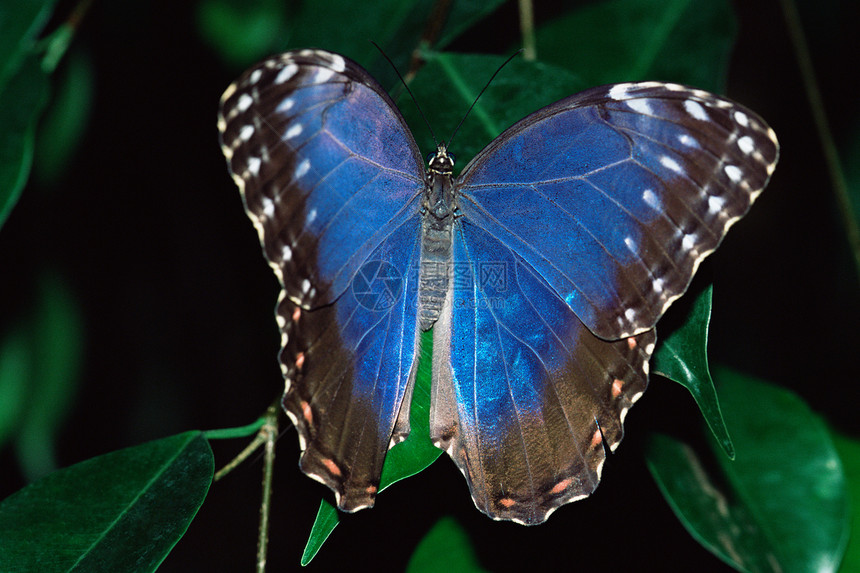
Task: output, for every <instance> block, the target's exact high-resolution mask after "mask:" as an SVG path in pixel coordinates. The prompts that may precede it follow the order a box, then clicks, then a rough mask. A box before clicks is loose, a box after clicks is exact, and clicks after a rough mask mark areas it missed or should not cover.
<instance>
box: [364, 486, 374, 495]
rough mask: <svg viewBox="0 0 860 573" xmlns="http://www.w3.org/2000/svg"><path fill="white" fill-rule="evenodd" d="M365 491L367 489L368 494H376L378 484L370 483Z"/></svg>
mask: <svg viewBox="0 0 860 573" xmlns="http://www.w3.org/2000/svg"><path fill="white" fill-rule="evenodd" d="M364 491H366V492H367V493H368V495H376V486H375V485H369V486H367V489H365V490H364Z"/></svg>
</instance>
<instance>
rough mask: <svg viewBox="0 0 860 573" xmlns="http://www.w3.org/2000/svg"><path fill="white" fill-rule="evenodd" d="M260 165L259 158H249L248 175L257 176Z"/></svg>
mask: <svg viewBox="0 0 860 573" xmlns="http://www.w3.org/2000/svg"><path fill="white" fill-rule="evenodd" d="M261 163H262V161H260V158H259V157H249V158H248V173H250V174H252V175H259V174H260V164H261Z"/></svg>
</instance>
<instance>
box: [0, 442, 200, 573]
mask: <svg viewBox="0 0 860 573" xmlns="http://www.w3.org/2000/svg"><path fill="white" fill-rule="evenodd" d="M212 472H213V457H212V451H211V450H210V449H209V444H208V442H207V441H206V439H205V438H204V437H203V434H202V433H200V432H187V433H184V434H178V435H176V436H171V437H169V438H164V439H161V440H157V441H154V442H149V443H146V444H143V445H140V446H136V447H133V448H127V449H124V450H119V451H116V452H112V453H109V454H105V455H103V456H98V457H96V458H92V459H90V460H86V461H84V462H81V463H79V464H76V465H74V466H71V467H69V468H66V469H63V470H60V471H57V472H54V473H52V474H50V475H48V476H47V477H45V478H42V479H41V480H39V481H37V482H35V483H33V484H30V485H29V486H27V487H25V488H24V489H22V490H20V491H18V492H17V493H15V494H13V495H11V496H9V497H8V498H6V499H5V500H3V502H2V503H0V571H40V572H45V573H49V572H52V571H69V570H72V569H74V570H76V571H112V572H123V571H128V572H133V573H138V572H144V571H154V570H155V569H156V568H157V567H158V565H159V564H160V563H161V562H162V561H163V560H164V558H165V557H166V556H167V554H168V552H169V551H170V550H171V549H172V548H173V546H174V545H175V544H176V542H177V541H178V540H179V539H180V538H181V537H182V535H183V534H184V533H185V530H186V529H187V528H188V525H189V524H190V523H191V520H192V519H193V518H194V515H195V514H196V513H197V510H198V509H199V508H200V505H201V504H202V503H203V499H204V498H205V497H206V492H207V491H208V490H209V485H210V483H211V481H212Z"/></svg>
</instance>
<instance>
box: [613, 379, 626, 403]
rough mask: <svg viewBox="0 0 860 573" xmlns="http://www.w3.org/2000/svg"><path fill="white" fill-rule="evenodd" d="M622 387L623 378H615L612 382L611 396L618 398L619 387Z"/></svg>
mask: <svg viewBox="0 0 860 573" xmlns="http://www.w3.org/2000/svg"><path fill="white" fill-rule="evenodd" d="M622 388H624V380H621V379H619V378H616V379H615V380H614V381H613V382H612V397H613V398H618V397H619V396H621V389H622Z"/></svg>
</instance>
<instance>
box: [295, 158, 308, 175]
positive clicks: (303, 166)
mask: <svg viewBox="0 0 860 573" xmlns="http://www.w3.org/2000/svg"><path fill="white" fill-rule="evenodd" d="M310 168H311V162H310V160H309V159H303V160H302V162H301V163H299V165H298V166H297V167H296V179H298V178H299V177H302V176H303V175H304V174H305V173H307V172H308V171H309V170H310Z"/></svg>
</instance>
